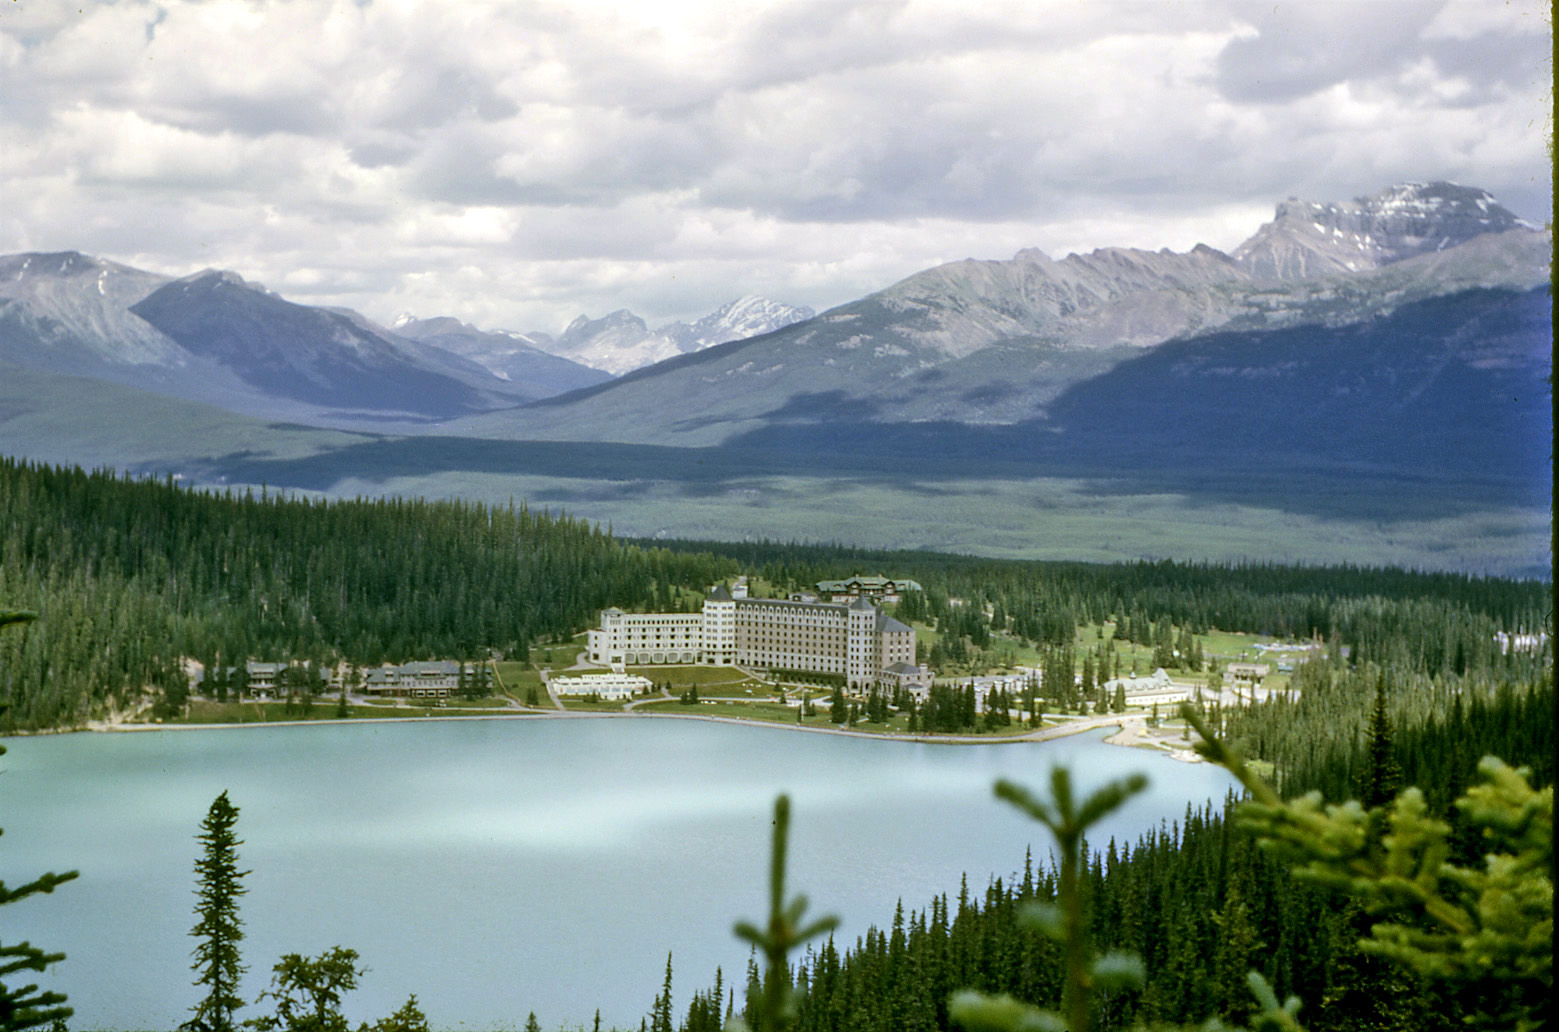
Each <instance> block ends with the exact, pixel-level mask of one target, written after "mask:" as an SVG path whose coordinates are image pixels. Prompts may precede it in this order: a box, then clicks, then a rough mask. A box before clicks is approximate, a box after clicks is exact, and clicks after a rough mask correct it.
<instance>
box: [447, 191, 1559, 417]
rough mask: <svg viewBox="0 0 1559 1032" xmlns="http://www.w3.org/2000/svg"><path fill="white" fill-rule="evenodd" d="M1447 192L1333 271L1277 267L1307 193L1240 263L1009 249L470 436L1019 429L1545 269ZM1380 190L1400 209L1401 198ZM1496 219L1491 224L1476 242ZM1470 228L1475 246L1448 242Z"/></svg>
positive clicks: (1474, 198) (1479, 201)
mask: <svg viewBox="0 0 1559 1032" xmlns="http://www.w3.org/2000/svg"><path fill="white" fill-rule="evenodd" d="M1404 189H1407V188H1404ZM1448 191H1449V188H1448V187H1445V185H1444V184H1428V185H1426V186H1424V187H1422V188H1419V192H1420V193H1423V194H1424V195H1425V198H1426V199H1425V201H1424V204H1423V205H1421V207H1422V208H1423V209H1424V210H1425V211H1428V212H1429V214H1428V215H1424V214H1422V213H1417V214H1414V215H1412V217H1411V218H1408V217H1405V216H1404V217H1402V218H1398V217H1397V216H1395V215H1393V216H1391V218H1390V219H1386V220H1385V221H1383V222H1381V221H1377V222H1367V223H1365V222H1360V223H1359V225H1360V226H1364V227H1365V228H1366V229H1367V230H1368V233H1367V234H1366V235H1368V236H1369V237H1370V239H1371V240H1372V241H1373V244H1372V246H1373V247H1374V250H1370V251H1368V252H1367V253H1365V252H1361V251H1360V250H1359V249H1358V248H1355V247H1354V246H1353V243H1354V242H1356V241H1355V240H1354V239H1353V238H1352V237H1348V238H1347V239H1346V240H1345V239H1343V237H1342V236H1337V237H1335V238H1334V237H1333V236H1332V235H1330V234H1328V236H1327V238H1326V239H1327V241H1330V243H1328V244H1327V246H1328V247H1333V251H1332V252H1326V253H1328V254H1332V259H1330V262H1331V263H1330V264H1329V265H1327V268H1328V270H1329V271H1327V272H1326V273H1325V274H1323V275H1319V276H1311V277H1307V278H1297V279H1287V280H1280V279H1277V278H1276V276H1277V273H1279V272H1281V271H1283V270H1287V271H1288V272H1293V271H1294V270H1296V269H1298V268H1299V267H1300V266H1301V265H1305V266H1306V267H1308V266H1309V265H1313V264H1317V263H1320V258H1319V257H1315V256H1316V255H1321V254H1322V253H1323V251H1322V249H1320V245H1319V244H1318V245H1316V247H1315V248H1313V249H1312V257H1310V258H1308V259H1306V261H1305V262H1303V263H1301V262H1298V261H1287V262H1286V263H1282V262H1279V261H1278V260H1277V258H1273V257H1271V256H1273V255H1275V254H1277V253H1278V251H1279V250H1280V249H1279V248H1277V245H1276V243H1274V241H1276V240H1278V239H1279V237H1282V238H1283V239H1287V237H1288V236H1289V235H1292V234H1291V233H1290V229H1291V227H1289V225H1288V224H1289V223H1291V222H1293V221H1294V219H1295V218H1297V217H1298V216H1297V215H1296V214H1295V213H1296V212H1298V211H1299V210H1300V209H1299V208H1298V207H1296V206H1294V205H1286V206H1285V207H1283V208H1282V209H1280V213H1279V216H1278V218H1277V219H1276V220H1275V222H1274V224H1272V225H1271V226H1268V227H1263V230H1262V231H1259V232H1258V234H1257V235H1256V237H1253V238H1252V240H1253V241H1257V243H1254V244H1252V245H1251V246H1249V247H1242V248H1241V249H1239V251H1238V252H1237V255H1239V256H1230V255H1225V254H1222V253H1220V252H1218V251H1215V250H1213V249H1211V248H1207V247H1198V248H1196V249H1194V250H1192V251H1190V252H1188V253H1185V254H1175V253H1171V252H1168V251H1160V252H1146V251H1138V250H1128V249H1118V248H1111V249H1104V250H1098V251H1094V252H1092V253H1090V254H1087V255H1068V256H1067V257H1065V258H1063V259H1061V260H1059V261H1053V260H1051V259H1049V258H1048V257H1046V256H1045V255H1043V254H1041V253H1039V252H1036V251H1025V252H1020V253H1019V254H1018V255H1017V256H1016V257H1015V258H1013V259H1012V260H1010V261H972V260H971V261H963V262H955V263H952V264H949V265H944V266H940V267H938V268H935V269H929V270H926V271H925V272H921V273H917V274H916V275H914V276H911V277H909V278H908V279H906V280H904V281H902V282H900V283H897V284H895V285H893V286H891V287H889V288H887V289H886V290H883V291H881V292H879V293H877V294H873V295H871V296H869V297H866V298H863V299H861V300H859V301H855V302H852V303H849V304H846V305H842V306H840V307H838V308H835V309H832V310H831V311H828V312H825V313H823V314H822V315H820V316H818V317H816V318H814V319H811V320H808V321H806V322H804V323H798V324H795V325H793V326H789V327H786V328H784V329H781V330H778V331H776V332H773V333H770V334H766V335H764V336H761V337H756V338H751V339H747V340H741V341H735V342H732V343H729V344H724V345H720V346H717V347H714V348H710V349H708V350H706V351H701V352H698V353H695V354H691V355H685V356H681V357H679V358H675V359H672V360H670V361H666V362H662V363H660V364H659V365H656V366H652V367H649V368H647V369H641V370H638V371H636V372H633V373H629V374H627V375H625V376H623V377H621V378H619V379H618V380H615V381H613V382H611V383H609V384H606V385H603V386H601V387H596V388H591V389H589V390H586V391H583V392H576V393H574V394H570V395H564V396H561V397H558V398H553V399H549V400H548V401H545V402H542V403H540V404H537V405H534V406H530V407H528V408H526V409H522V410H518V411H514V412H503V413H492V414H489V415H487V416H484V417H480V418H479V419H477V420H476V421H475V422H474V423H472V424H470V426H469V428H468V429H474V431H475V432H476V433H478V434H481V435H483V436H493V437H508V438H542V439H553V440H598V441H607V440H613V441H637V442H653V443H661V444H678V445H698V446H707V445H712V444H718V443H720V442H722V441H725V440H728V439H731V438H733V437H735V436H738V435H743V434H751V433H753V432H755V431H758V430H761V429H762V428H764V427H767V426H775V425H790V424H794V423H798V422H800V423H816V424H820V425H822V424H828V423H830V422H839V421H847V422H859V421H863V420H864V421H872V422H891V423H911V422H925V421H947V422H957V423H968V424H987V423H996V424H1002V423H1015V422H1023V421H1030V420H1035V419H1040V418H1043V417H1044V416H1045V413H1046V407H1047V405H1048V404H1049V403H1050V402H1051V401H1052V400H1053V399H1055V398H1056V397H1058V396H1059V395H1060V394H1061V393H1062V392H1063V391H1065V390H1067V389H1068V388H1069V387H1071V386H1073V385H1074V384H1077V383H1079V382H1082V381H1084V380H1086V379H1088V378H1090V377H1094V376H1098V375H1101V374H1103V373H1104V372H1106V371H1108V370H1109V369H1110V368H1112V367H1114V366H1115V365H1116V364H1118V363H1120V362H1122V361H1126V360H1127V359H1129V358H1131V357H1132V356H1133V355H1135V354H1138V353H1140V352H1141V351H1142V350H1143V349H1148V348H1154V347H1160V346H1162V345H1163V344H1164V342H1166V341H1170V340H1176V339H1186V338H1191V337H1195V336H1198V335H1201V334H1206V333H1211V332H1215V331H1217V332H1252V333H1255V332H1265V331H1272V330H1277V329H1283V328H1291V327H1299V326H1307V325H1320V326H1341V325H1349V324H1353V323H1359V322H1362V321H1366V320H1371V319H1375V318H1379V317H1381V316H1383V315H1386V314H1389V313H1390V312H1392V311H1394V310H1395V309H1397V308H1398V307H1400V306H1402V305H1404V304H1409V303H1411V302H1414V301H1418V300H1423V299H1427V298H1433V297H1439V296H1444V295H1448V294H1454V293H1458V292H1461V291H1465V290H1472V289H1479V288H1496V287H1505V288H1510V289H1515V290H1526V289H1529V288H1531V287H1534V286H1536V285H1538V284H1541V283H1545V282H1546V281H1547V279H1548V264H1549V254H1550V247H1551V245H1550V242H1549V237H1548V235H1547V234H1546V233H1545V232H1540V231H1537V230H1534V229H1530V228H1527V227H1525V226H1524V225H1521V224H1519V223H1516V222H1515V221H1513V217H1512V218H1505V217H1503V216H1500V215H1499V214H1498V213H1499V212H1503V209H1497V211H1494V212H1493V214H1489V215H1487V216H1485V215H1483V214H1478V215H1476V216H1474V215H1471V214H1469V210H1470V212H1477V213H1482V212H1485V211H1486V210H1487V211H1492V210H1493V209H1492V208H1490V207H1489V206H1488V205H1487V204H1486V202H1485V198H1486V195H1484V194H1482V192H1481V191H1466V192H1465V193H1463V194H1460V195H1458V196H1460V197H1461V200H1460V201H1458V202H1456V203H1454V204H1453V203H1448V202H1446V201H1445V199H1444V198H1443V196H1442V195H1443V194H1446V193H1447V192H1448ZM1386 193H1387V194H1388V195H1390V196H1391V197H1395V198H1397V201H1396V202H1393V204H1394V205H1395V206H1396V207H1398V208H1399V207H1401V206H1402V205H1401V197H1402V191H1401V190H1398V191H1387V192H1386ZM1377 196H1381V195H1377ZM1436 199H1438V204H1431V203H1429V201H1431V200H1436ZM1494 207H1495V208H1497V206H1494ZM1339 210H1341V209H1339ZM1349 210H1350V211H1352V209H1349ZM1306 211H1308V209H1306ZM1506 214H1508V213H1506ZM1306 217H1307V218H1308V215H1307V216H1306ZM1348 217H1349V218H1352V217H1353V215H1349V216H1348ZM1372 217H1373V216H1372ZM1485 217H1487V218H1488V224H1487V226H1486V227H1485V228H1486V229H1487V231H1486V232H1481V233H1477V234H1474V235H1471V236H1467V235H1466V234H1467V231H1468V227H1469V226H1483V225H1484V223H1483V222H1482V221H1480V220H1482V219H1483V218H1485ZM1382 218H1384V216H1382ZM1392 219H1395V220H1396V221H1392ZM1435 219H1442V220H1443V225H1442V224H1441V223H1439V222H1436V221H1435ZM1312 221H1313V220H1312ZM1343 221H1345V220H1343V219H1341V216H1339V224H1341V223H1342V222H1343ZM1274 226H1275V227H1276V228H1273V227H1274ZM1393 227H1395V228H1393ZM1387 230H1390V232H1387ZM1458 236H1461V237H1464V238H1465V239H1463V241H1462V242H1461V243H1454V242H1453V241H1454V240H1455V239H1457V238H1458ZM1358 240H1359V241H1362V240H1363V237H1362V236H1360V237H1359V238H1358ZM1442 243H1443V246H1441V245H1442ZM1356 254H1364V257H1362V258H1357V259H1356V264H1360V265H1363V266H1366V267H1363V268H1360V269H1358V270H1349V269H1346V268H1339V267H1338V263H1339V262H1341V261H1342V258H1341V257H1339V256H1341V255H1356ZM1399 256H1401V257H1399ZM1269 258H1271V262H1270V264H1271V265H1272V268H1271V269H1267V267H1266V265H1265V264H1264V263H1267V262H1268V259H1269ZM1366 259H1367V260H1366ZM1350 260H1354V259H1350ZM1279 266H1281V268H1279Z"/></svg>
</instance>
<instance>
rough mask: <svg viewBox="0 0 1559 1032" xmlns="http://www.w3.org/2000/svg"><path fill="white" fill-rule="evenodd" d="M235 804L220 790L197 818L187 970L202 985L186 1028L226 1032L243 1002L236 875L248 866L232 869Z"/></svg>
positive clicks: (241, 889)
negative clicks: (199, 848)
mask: <svg viewBox="0 0 1559 1032" xmlns="http://www.w3.org/2000/svg"><path fill="white" fill-rule="evenodd" d="M237 822H238V807H236V806H234V805H233V804H232V802H231V801H229V800H228V798H227V793H226V792H223V793H222V794H221V795H219V796H217V797H216V799H215V800H213V801H212V803H211V807H210V808H209V809H208V810H207V811H206V816H205V819H204V820H202V821H201V822H200V834H199V835H197V836H196V840H197V841H199V842H200V843H201V845H202V846H203V852H202V853H201V856H200V858H199V859H197V860H196V861H195V878H196V888H195V898H196V901H197V902H196V905H195V915H196V917H197V918H198V920H196V922H195V927H193V928H191V929H190V935H192V936H194V937H195V938H197V939H198V940H199V942H198V943H197V944H196V946H195V951H194V955H195V962H194V963H193V964H192V965H190V970H192V971H194V972H195V973H196V975H197V976H198V977H197V978H196V979H195V984H196V985H197V986H204V987H205V990H206V996H205V999H203V1000H201V1001H200V1002H199V1003H197V1004H196V1005H195V1006H194V1008H193V1010H194V1015H193V1016H192V1017H191V1018H190V1019H189V1021H187V1022H185V1023H184V1026H183V1027H184V1028H185V1029H189V1030H191V1032H231V1030H232V1029H233V1028H234V1027H235V1026H234V1023H233V1014H234V1013H235V1012H236V1011H237V1010H238V1009H239V1008H240V1007H242V1006H243V1005H244V1001H243V998H242V997H240V996H239V995H238V982H239V979H240V978H242V977H243V973H244V971H245V967H244V964H243V962H242V960H241V957H240V954H239V949H238V944H239V943H240V942H241V941H243V937H244V930H243V921H241V920H240V919H239V917H238V897H240V896H242V895H243V894H244V893H245V892H247V891H248V890H247V889H245V888H244V887H243V884H242V879H243V878H244V876H245V875H247V874H248V873H249V872H248V871H240V870H239V869H238V847H239V846H240V845H242V842H241V841H240V840H239V839H238V838H237V837H235V836H234V834H233V825H234V824H236V823H237Z"/></svg>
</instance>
